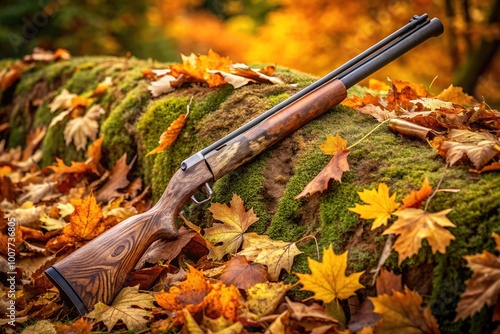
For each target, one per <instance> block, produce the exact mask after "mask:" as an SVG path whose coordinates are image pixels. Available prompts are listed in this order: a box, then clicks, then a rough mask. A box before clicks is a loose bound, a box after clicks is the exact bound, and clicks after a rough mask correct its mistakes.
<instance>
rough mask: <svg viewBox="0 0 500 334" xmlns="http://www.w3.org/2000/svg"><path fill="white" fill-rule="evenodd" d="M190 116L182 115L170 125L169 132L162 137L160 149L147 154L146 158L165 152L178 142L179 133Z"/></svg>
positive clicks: (157, 148) (166, 131)
mask: <svg viewBox="0 0 500 334" xmlns="http://www.w3.org/2000/svg"><path fill="white" fill-rule="evenodd" d="M187 117H188V114H187V113H186V114H181V115H180V116H179V117H178V118H177V119H176V120H175V121H173V122H172V124H170V126H169V127H168V129H167V130H165V132H163V133H162V134H161V136H160V141H159V144H160V145H158V147H156V148H155V149H153V150H152V151H151V152H149V153H148V154H146V156H148V155H151V154H156V153H160V152H163V151H165V150H166V149H167V148H168V147H169V146H171V145H172V144H173V143H175V141H176V140H177V137H178V136H179V133H181V131H182V129H183V128H184V126H185V125H186V121H187Z"/></svg>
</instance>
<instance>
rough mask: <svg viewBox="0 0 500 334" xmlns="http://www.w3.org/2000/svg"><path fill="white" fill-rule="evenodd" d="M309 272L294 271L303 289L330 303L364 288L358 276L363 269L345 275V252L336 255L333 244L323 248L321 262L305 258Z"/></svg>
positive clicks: (361, 273)
mask: <svg viewBox="0 0 500 334" xmlns="http://www.w3.org/2000/svg"><path fill="white" fill-rule="evenodd" d="M307 261H308V263H309V269H310V270H311V274H300V273H296V275H297V276H298V277H299V282H300V283H301V284H302V285H303V288H302V289H303V290H307V291H312V292H313V293H314V298H315V299H318V300H322V301H324V302H325V303H330V302H331V301H333V300H334V299H347V298H349V297H350V296H353V295H355V291H356V290H359V289H362V288H364V286H363V285H361V284H360V283H359V277H360V276H361V275H363V273H364V271H362V272H358V273H352V274H351V275H349V276H345V271H346V269H347V252H344V253H343V254H341V255H336V254H335V253H334V252H333V246H332V245H330V247H329V248H327V249H325V250H323V262H318V261H315V260H313V259H311V258H309V257H308V258H307Z"/></svg>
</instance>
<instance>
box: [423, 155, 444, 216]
mask: <svg viewBox="0 0 500 334" xmlns="http://www.w3.org/2000/svg"><path fill="white" fill-rule="evenodd" d="M447 171H448V164H446V166H444V170H443V174H442V175H441V178H440V179H439V182H438V184H437V186H436V189H434V192H433V193H432V194H431V195H430V196H429V197H428V198H427V201H426V202H425V207H424V211H425V212H427V207H428V206H429V203H430V202H431V199H432V198H433V197H434V196H435V195H436V193H437V192H438V190H439V188H440V187H441V183H443V180H444V176H445V175H446V172H447Z"/></svg>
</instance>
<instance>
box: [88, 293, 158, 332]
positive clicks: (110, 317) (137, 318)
mask: <svg viewBox="0 0 500 334" xmlns="http://www.w3.org/2000/svg"><path fill="white" fill-rule="evenodd" d="M153 302H154V298H153V297H152V296H151V295H149V294H147V293H140V292H139V285H137V286H135V287H126V288H123V290H121V291H120V292H119V293H118V295H117V296H116V297H115V299H114V300H113V303H112V304H111V305H109V306H108V305H106V304H104V303H101V302H99V303H97V304H96V305H95V309H94V310H93V311H92V312H91V313H90V314H88V315H87V317H89V318H94V319H96V320H97V321H102V322H103V323H104V324H105V325H106V327H107V328H108V331H111V330H112V329H113V327H115V325H116V323H117V322H118V321H119V320H121V321H122V322H123V323H124V324H125V326H127V328H128V329H129V330H132V331H134V330H135V331H137V330H140V329H144V328H145V327H146V325H147V323H148V317H152V313H151V311H149V310H145V309H151V308H153V306H154V305H153Z"/></svg>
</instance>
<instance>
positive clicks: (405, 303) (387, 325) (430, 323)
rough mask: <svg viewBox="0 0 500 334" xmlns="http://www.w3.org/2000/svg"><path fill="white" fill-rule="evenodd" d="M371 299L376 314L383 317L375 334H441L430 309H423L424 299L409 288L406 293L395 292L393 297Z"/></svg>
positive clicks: (382, 296) (386, 295)
mask: <svg viewBox="0 0 500 334" xmlns="http://www.w3.org/2000/svg"><path fill="white" fill-rule="evenodd" d="M369 299H370V301H371V302H372V303H373V306H374V312H375V313H378V314H380V316H381V317H382V319H381V320H380V321H379V322H378V323H377V325H376V326H375V331H374V332H375V333H394V334H396V333H405V334H413V333H414V334H417V333H418V334H420V333H428V334H437V333H439V327H438V324H437V321H436V319H435V318H434V316H433V315H432V313H431V310H430V308H429V307H422V303H423V299H422V297H421V296H420V295H419V294H418V293H417V292H413V291H411V290H410V289H408V288H407V287H405V290H404V292H399V291H395V290H393V292H392V295H388V294H383V295H380V296H377V297H369Z"/></svg>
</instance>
